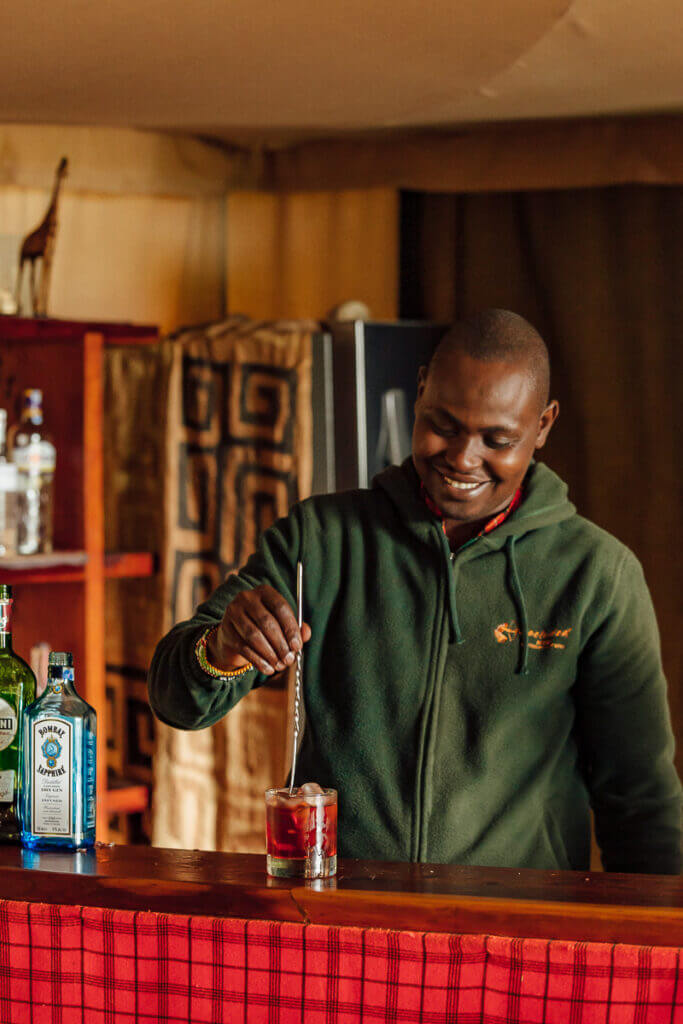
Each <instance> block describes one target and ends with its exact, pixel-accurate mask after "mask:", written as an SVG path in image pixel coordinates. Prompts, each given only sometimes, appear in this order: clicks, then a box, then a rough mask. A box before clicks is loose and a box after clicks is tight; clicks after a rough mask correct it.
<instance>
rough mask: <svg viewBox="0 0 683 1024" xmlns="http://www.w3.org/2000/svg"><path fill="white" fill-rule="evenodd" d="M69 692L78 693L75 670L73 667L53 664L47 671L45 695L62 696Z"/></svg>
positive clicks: (69, 693)
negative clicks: (61, 666)
mask: <svg viewBox="0 0 683 1024" xmlns="http://www.w3.org/2000/svg"><path fill="white" fill-rule="evenodd" d="M65 694H68V695H69V696H71V697H74V696H75V695H76V688H75V686H74V670H73V669H72V668H56V667H54V666H51V667H50V668H49V669H48V671H47V683H46V685H45V696H54V697H61V696H64V695H65Z"/></svg>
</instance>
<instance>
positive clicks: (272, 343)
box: [105, 316, 316, 852]
mask: <svg viewBox="0 0 683 1024" xmlns="http://www.w3.org/2000/svg"><path fill="white" fill-rule="evenodd" d="M315 327H316V325H315V324H313V323H301V322H297V323H264V322H259V323H256V322H254V321H252V320H249V319H248V318H246V317H240V316H234V317H230V318H229V319H228V320H225V321H223V322H221V323H217V324H211V325H209V326H204V327H201V328H193V329H191V330H186V331H183V332H181V333H179V334H176V335H174V336H173V337H171V338H169V339H167V340H166V341H163V342H161V343H159V344H154V345H144V346H123V347H121V348H110V349H108V350H107V351H106V374H105V426H106V438H107V443H106V445H105V495H106V506H107V519H106V534H107V535H106V545H107V549H108V550H122V551H126V550H128V551H135V550H147V551H155V552H157V553H158V555H159V563H160V564H159V572H158V573H157V574H156V575H155V576H154V577H152V578H150V579H141V580H111V581H109V582H108V583H107V692H108V699H109V707H108V717H109V723H110V728H109V730H108V761H109V765H110V767H111V768H112V769H113V770H114V771H115V772H116V773H117V774H119V775H124V776H126V777H127V778H133V779H138V780H139V781H142V782H146V783H150V784H152V783H153V797H152V820H151V823H149V824H148V826H147V829H146V830H147V831H148V833H149V834H151V836H152V838H153V841H154V842H155V844H156V845H160V846H170V847H182V848H189V849H193V848H201V849H210V850H213V849H222V850H240V851H254V852H260V851H261V850H262V849H263V829H264V825H263V814H264V811H263V790H264V789H265V788H267V786H271V785H274V784H281V783H282V782H283V781H284V774H285V769H284V750H285V731H286V722H287V704H288V699H289V696H288V690H287V683H286V680H285V681H280V683H279V686H277V687H276V688H272V687H270V688H269V687H264V688H261V689H259V690H258V691H255V692H254V693H252V694H250V695H249V696H248V697H247V698H245V700H244V701H242V702H241V704H240V705H239V706H238V707H237V708H236V709H235V710H234V711H232V712H231V714H230V715H229V716H228V717H227V718H226V719H225V720H224V721H223V722H220V723H218V724H217V725H216V726H214V727H213V728H211V729H206V730H202V731H200V732H197V733H184V732H179V731H177V730H175V729H170V728H168V727H166V726H163V725H161V724H160V723H158V722H156V721H155V720H154V719H153V717H152V714H151V711H150V709H149V704H148V702H147V695H146V685H145V677H146V670H147V667H148V665H149V661H150V659H151V656H152V652H153V650H154V647H155V645H156V643H157V641H158V640H159V638H160V637H161V636H162V635H163V633H165V632H166V631H167V630H168V629H170V627H171V626H172V625H173V624H174V623H175V622H177V621H179V620H180V619H184V618H187V617H189V616H190V615H191V614H192V612H193V610H194V608H195V607H196V605H197V604H198V603H199V602H200V601H201V600H203V599H204V597H205V596H207V595H208V594H209V593H210V592H211V591H212V590H213V589H214V587H215V586H217V585H218V583H220V582H221V581H222V580H223V579H224V578H225V576H226V575H227V574H228V573H229V572H231V571H232V570H233V569H235V568H237V567H238V566H240V565H241V564H242V563H243V562H244V561H245V560H246V558H247V557H248V555H249V554H250V553H251V551H252V550H253V548H254V546H255V544H256V541H257V538H258V536H259V534H260V533H261V532H262V531H263V530H264V529H266V528H267V527H268V526H269V525H270V524H271V523H272V522H273V521H274V520H275V519H276V518H278V516H281V515H284V514H286V512H287V511H288V509H289V506H290V505H291V504H292V503H293V502H294V501H297V500H298V499H300V498H303V497H306V496H307V495H308V493H310V481H311V473H312V446H311V432H312V431H311V409H310V375H311V349H310V334H311V332H312V330H313V329H315ZM110 838H114V839H116V840H118V841H119V842H122V841H128V842H130V841H136V840H138V838H139V836H138V835H136V834H131V831H130V825H128V827H127V828H124V827H123V823H122V828H121V829H120V830H119V831H114V833H113V835H111V836H110Z"/></svg>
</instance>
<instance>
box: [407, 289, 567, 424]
mask: <svg viewBox="0 0 683 1024" xmlns="http://www.w3.org/2000/svg"><path fill="white" fill-rule="evenodd" d="M454 349H455V350H459V351H461V352H466V353H467V355H468V356H471V357H472V358H473V359H481V360H482V361H484V362H503V363H505V362H509V363H519V362H521V363H526V364H527V366H528V369H529V373H530V375H531V377H532V378H533V382H534V387H535V389H536V390H537V392H538V396H539V401H540V402H541V403H542V406H541V408H542V409H545V407H546V405H547V404H548V399H549V397H550V357H549V355H548V349H547V347H546V344H545V342H544V341H543V338H542V337H541V335H540V334H539V333H538V331H537V330H536V328H535V327H534V326H533V325H532V324H530V323H529V321H528V320H525V319H524V317H523V316H519V314H518V313H511V312H510V310H508V309H485V310H482V312H480V313H475V314H474V315H473V316H468V317H466V318H465V319H463V320H458V322H457V323H455V324H453V326H452V327H450V328H449V330H448V331H447V332H446V334H444V336H443V337H442V338H441V340H440V341H439V344H438V345H437V346H436V349H435V350H434V353H433V355H432V358H431V359H430V361H429V366H428V367H427V372H428V373H429V372H430V371H431V370H432V369H433V368H434V367H435V366H437V365H438V364H439V363H440V362H441V360H442V359H443V357H444V355H446V353H448V352H452V351H453V350H454Z"/></svg>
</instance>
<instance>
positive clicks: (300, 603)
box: [289, 561, 304, 796]
mask: <svg viewBox="0 0 683 1024" xmlns="http://www.w3.org/2000/svg"><path fill="white" fill-rule="evenodd" d="M296 604H297V619H298V622H299V631H301V627H302V626H303V623H304V565H303V562H301V561H299V562H297V563H296ZM303 660H304V653H303V649H301V648H300V649H299V651H298V652H297V656H296V675H295V678H294V724H293V728H292V771H291V773H290V776H289V795H290V796H292V795H293V793H294V772H295V771H296V754H297V750H298V747H299V733H300V732H301V686H302V678H301V676H302V669H303Z"/></svg>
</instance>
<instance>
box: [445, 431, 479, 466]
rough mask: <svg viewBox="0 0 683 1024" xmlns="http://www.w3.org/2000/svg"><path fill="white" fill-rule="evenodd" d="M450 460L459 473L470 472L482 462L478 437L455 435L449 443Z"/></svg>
mask: <svg viewBox="0 0 683 1024" xmlns="http://www.w3.org/2000/svg"><path fill="white" fill-rule="evenodd" d="M448 462H449V464H450V465H451V466H452V467H453V469H455V470H457V471H458V472H459V473H469V472H471V471H472V470H473V469H475V468H476V467H477V466H479V465H480V464H481V458H480V455H479V448H478V445H477V439H476V438H474V437H462V436H461V437H455V438H453V439H452V440H451V442H450V444H449V445H448Z"/></svg>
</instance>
